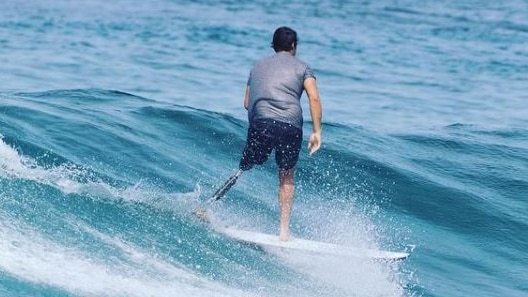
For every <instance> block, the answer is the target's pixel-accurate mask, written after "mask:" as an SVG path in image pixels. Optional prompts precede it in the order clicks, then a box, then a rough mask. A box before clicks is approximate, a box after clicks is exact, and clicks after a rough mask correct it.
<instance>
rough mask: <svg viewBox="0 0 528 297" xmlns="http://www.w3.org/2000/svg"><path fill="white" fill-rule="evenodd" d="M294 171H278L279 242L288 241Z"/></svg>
mask: <svg viewBox="0 0 528 297" xmlns="http://www.w3.org/2000/svg"><path fill="white" fill-rule="evenodd" d="M294 172H295V169H293V168H292V169H289V170H280V171H279V179H280V188H279V207H280V233H279V240H281V241H287V240H289V239H290V215H291V210H292V205H293V193H294V188H295V187H294V185H293V176H294Z"/></svg>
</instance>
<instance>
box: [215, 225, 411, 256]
mask: <svg viewBox="0 0 528 297" xmlns="http://www.w3.org/2000/svg"><path fill="white" fill-rule="evenodd" d="M218 231H219V232H221V233H223V234H225V235H227V236H228V237H231V238H233V239H235V240H237V241H241V242H245V243H250V244H255V245H257V246H260V247H271V248H279V249H289V250H299V251H304V252H309V253H316V254H328V255H335V256H345V257H362V258H371V259H376V260H403V259H406V258H407V257H409V253H406V252H390V251H380V250H372V249H361V248H355V247H352V246H344V245H338V244H334V243H327V242H320V241H313V240H308V239H301V238H294V239H292V240H289V241H280V240H279V237H278V236H277V235H271V234H265V233H258V232H251V231H244V230H237V229H232V228H222V229H220V230H218Z"/></svg>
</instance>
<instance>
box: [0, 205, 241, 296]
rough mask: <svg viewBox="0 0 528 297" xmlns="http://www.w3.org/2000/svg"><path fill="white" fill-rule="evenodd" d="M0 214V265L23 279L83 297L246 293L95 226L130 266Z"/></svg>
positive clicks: (229, 294)
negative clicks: (56, 239) (55, 239)
mask: <svg viewBox="0 0 528 297" xmlns="http://www.w3.org/2000/svg"><path fill="white" fill-rule="evenodd" d="M0 214H1V216H2V220H1V221H0V237H1V238H2V240H1V241H0V269H1V270H2V271H4V272H5V273H8V274H10V275H13V276H15V277H17V278H20V279H22V280H24V281H28V282H32V283H35V284H41V285H46V286H52V287H57V288H60V289H62V290H65V291H67V292H70V293H73V294H80V295H83V296H141V297H143V296H248V294H247V293H244V292H241V291H238V290H236V289H230V288H226V287H224V286H222V285H220V284H218V283H215V282H212V281H209V280H207V279H204V278H199V277H198V276H196V275H194V274H192V273H191V272H189V271H187V270H185V269H182V268H179V267H176V266H174V265H173V264H172V263H167V262H166V261H163V260H162V259H159V258H156V257H153V256H152V255H149V254H148V252H145V251H142V250H140V249H138V248H136V247H133V246H131V245H129V244H128V243H126V242H122V241H120V240H118V239H113V238H110V237H108V236H105V235H102V234H97V233H96V231H93V230H91V232H92V234H95V235H97V236H98V237H99V238H101V239H102V240H104V241H105V242H107V243H111V244H113V245H115V246H118V247H120V248H121V249H122V250H123V251H125V252H126V254H127V255H128V257H129V260H131V262H132V263H133V264H134V265H132V264H131V263H129V262H120V263H112V264H109V263H105V262H104V259H95V258H93V257H92V256H91V255H90V254H89V253H88V252H84V251H81V250H78V249H75V248H71V247H66V246H62V245H60V244H57V243H55V242H53V241H51V240H50V239H48V238H45V237H44V236H42V235H41V234H39V233H38V232H37V231H36V230H33V229H32V228H31V227H29V226H27V225H24V224H23V223H21V222H18V221H13V220H6V219H7V218H9V215H8V214H7V213H4V212H1V213H0ZM84 229H86V227H85V228H84Z"/></svg>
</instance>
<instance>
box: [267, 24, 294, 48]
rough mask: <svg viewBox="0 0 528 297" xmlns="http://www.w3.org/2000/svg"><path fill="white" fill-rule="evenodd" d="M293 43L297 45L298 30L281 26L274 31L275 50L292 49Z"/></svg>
mask: <svg viewBox="0 0 528 297" xmlns="http://www.w3.org/2000/svg"><path fill="white" fill-rule="evenodd" d="M292 44H294V45H295V47H297V32H295V31H294V30H293V29H291V28H288V27H280V28H277V30H275V33H273V42H272V43H271V47H273V49H274V50H275V52H281V51H290V50H292Z"/></svg>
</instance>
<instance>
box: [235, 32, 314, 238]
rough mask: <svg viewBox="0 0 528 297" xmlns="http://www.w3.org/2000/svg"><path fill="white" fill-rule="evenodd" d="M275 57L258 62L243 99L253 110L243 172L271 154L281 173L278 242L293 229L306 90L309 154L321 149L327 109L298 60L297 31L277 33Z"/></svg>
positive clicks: (308, 70)
mask: <svg viewBox="0 0 528 297" xmlns="http://www.w3.org/2000/svg"><path fill="white" fill-rule="evenodd" d="M271 45H272V47H273V49H274V50H275V54H274V55H272V56H270V57H265V58H263V59H261V60H259V61H257V62H256V63H255V64H254V66H253V68H252V69H251V71H250V73H249V79H248V82H247V86H246V91H245V96H244V107H245V108H246V109H247V111H248V120H249V128H248V131H247V141H246V145H245V147H244V150H243V152H242V157H241V160H240V165H239V168H240V173H241V172H242V171H246V170H249V169H251V168H252V167H253V166H254V165H261V164H263V163H264V162H265V161H266V160H267V159H268V157H269V156H270V154H271V152H272V151H275V161H276V163H277V166H278V169H279V195H278V196H279V207H280V232H279V239H280V240H283V241H286V240H288V239H290V232H289V225H290V215H291V210H292V204H293V196H294V172H295V166H296V164H297V160H298V158H299V152H300V150H301V143H302V125H303V115H302V110H301V103H300V98H301V95H302V93H303V91H306V94H307V96H308V102H309V107H310V115H311V118H312V123H313V127H312V134H311V135H310V138H309V141H308V149H309V154H310V155H312V154H313V153H315V152H316V151H317V150H318V149H319V148H320V147H321V117H322V107H321V102H320V98H319V93H318V90H317V84H316V79H315V75H314V73H313V71H312V69H311V68H310V67H309V66H308V64H306V63H304V62H303V61H301V60H299V59H298V58H296V57H295V54H296V52H297V33H296V32H295V31H294V30H293V29H291V28H288V27H280V28H278V29H276V30H275V32H274V34H273V42H272V44H271Z"/></svg>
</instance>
